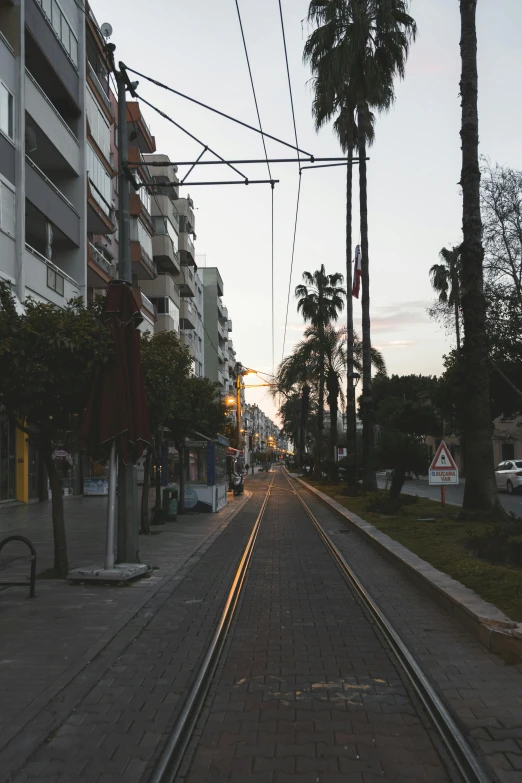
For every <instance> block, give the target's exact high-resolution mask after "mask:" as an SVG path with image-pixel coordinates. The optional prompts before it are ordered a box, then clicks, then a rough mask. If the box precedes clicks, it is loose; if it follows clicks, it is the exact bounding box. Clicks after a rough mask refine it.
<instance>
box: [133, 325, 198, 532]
mask: <svg viewBox="0 0 522 783" xmlns="http://www.w3.org/2000/svg"><path fill="white" fill-rule="evenodd" d="M141 364H142V371H143V379H144V383H145V391H146V395H147V407H148V411H149V422H150V430H151V433H153V434H154V444H155V447H154V449H153V446H152V445H151V446H150V447H149V448H148V449H147V452H146V454H145V463H144V474H143V492H142V496H141V532H142V533H146V534H147V535H148V534H150V524H149V482H150V466H151V460H152V455H153V451H155V459H156V466H159V465H160V464H161V444H162V440H163V437H162V431H163V428H164V427H165V425H166V423H167V422H168V421H169V419H170V417H171V416H172V412H173V411H174V410H175V409H176V406H177V405H179V401H180V393H181V394H182V393H183V389H184V387H185V384H186V381H187V379H188V377H189V376H190V372H191V367H192V359H191V356H190V352H189V350H188V348H186V347H185V346H183V345H181V342H180V340H179V337H178V335H177V334H176V333H175V332H159V333H158V334H154V335H150V334H143V335H142V337H141ZM160 508H161V477H160V471H159V470H158V469H156V510H157V511H158V510H159V509H160Z"/></svg>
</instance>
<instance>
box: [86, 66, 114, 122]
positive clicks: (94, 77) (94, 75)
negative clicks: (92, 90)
mask: <svg viewBox="0 0 522 783" xmlns="http://www.w3.org/2000/svg"><path fill="white" fill-rule="evenodd" d="M88 65H89V76H90V77H91V79H92V80H93V82H94V84H95V86H96V91H97V93H98V95H99V97H100V98H101V99H102V101H103V103H104V104H105V108H106V109H107V110H108V111H109V112H110V113H111V114H112V106H111V102H110V100H109V96H108V95H107V93H106V92H105V89H104V87H103V84H102V83H101V81H100V80H99V78H98V74H97V73H96V71H95V70H94V68H93V67H92V65H91V64H90V63H88Z"/></svg>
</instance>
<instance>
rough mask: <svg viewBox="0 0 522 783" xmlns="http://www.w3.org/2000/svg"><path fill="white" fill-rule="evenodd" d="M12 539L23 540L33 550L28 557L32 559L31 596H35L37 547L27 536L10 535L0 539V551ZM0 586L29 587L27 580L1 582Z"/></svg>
mask: <svg viewBox="0 0 522 783" xmlns="http://www.w3.org/2000/svg"><path fill="white" fill-rule="evenodd" d="M11 541H21V542H22V543H23V544H26V545H27V546H28V547H29V549H30V550H31V554H30V556H29V558H28V559H29V560H30V561H31V575H30V577H29V598H34V588H35V582H36V549H35V548H34V546H33V545H32V543H31V542H30V541H29V539H28V538H25V536H8V537H7V538H4V539H3V541H0V552H1V551H2V549H3V548H4V546H5V545H6V544H9V543H10V542H11ZM16 559H17V560H19V559H21V558H16ZM0 587H27V582H0Z"/></svg>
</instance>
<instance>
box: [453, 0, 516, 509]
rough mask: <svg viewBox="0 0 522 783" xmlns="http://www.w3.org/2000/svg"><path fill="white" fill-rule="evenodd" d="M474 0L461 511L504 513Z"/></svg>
mask: <svg viewBox="0 0 522 783" xmlns="http://www.w3.org/2000/svg"><path fill="white" fill-rule="evenodd" d="M476 10H477V0H460V17H461V40H460V53H461V59H462V76H461V82H460V94H461V97H462V103H461V105H462V128H461V132H460V135H461V139H462V174H461V183H460V184H461V187H462V196H463V212H462V231H463V240H464V241H463V243H462V247H461V285H462V314H463V320H464V337H465V339H464V352H463V358H464V369H465V382H464V383H465V393H466V400H467V404H466V408H465V412H464V422H463V424H464V427H463V431H464V444H465V449H466V455H465V464H466V484H465V488H464V500H463V504H462V511H463V512H464V514H465V513H466V512H482V513H486V514H487V513H489V514H494V515H495V516H497V517H504V516H505V512H504V511H503V509H502V507H501V505H500V502H499V498H498V492H497V487H496V483H495V474H494V463H493V445H492V442H491V408H490V400H489V367H488V348H487V340H486V303H485V297H484V286H483V260H484V249H483V246H482V219H481V215H480V168H479V159H478V144H479V135H478V109H477V99H478V74H477V31H476Z"/></svg>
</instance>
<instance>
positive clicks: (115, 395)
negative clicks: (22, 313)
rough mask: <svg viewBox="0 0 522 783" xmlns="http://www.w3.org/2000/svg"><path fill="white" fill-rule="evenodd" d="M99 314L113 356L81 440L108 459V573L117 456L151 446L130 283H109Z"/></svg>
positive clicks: (134, 455)
mask: <svg viewBox="0 0 522 783" xmlns="http://www.w3.org/2000/svg"><path fill="white" fill-rule="evenodd" d="M103 314H104V319H105V321H106V323H107V326H108V328H109V330H110V333H111V336H112V341H113V349H114V355H113V356H112V357H111V358H110V360H109V361H108V362H107V364H106V365H105V366H104V368H103V369H102V370H101V372H100V373H99V375H98V376H97V378H96V379H95V381H94V383H93V387H92V389H91V394H90V396H89V402H88V404H87V409H86V411H85V415H84V418H83V423H82V431H81V436H80V439H81V443H82V445H83V446H84V448H85V449H86V451H87V453H88V454H89V456H90V457H91V458H92V459H94V460H95V461H99V460H104V459H107V458H109V498H108V506H107V538H106V547H105V569H106V571H110V570H111V569H113V568H114V538H115V535H114V534H115V517H116V477H117V456H118V455H119V457H120V459H121V460H122V461H123V462H124V463H127V462H128V461H129V460H130V461H131V462H132V463H134V462H136V460H137V459H138V458H139V457H140V456H141V455H142V453H143V450H144V449H145V447H146V446H147V445H149V444H150V429H149V416H148V412H147V405H146V399H145V387H144V384H143V375H142V372H141V361H140V333H139V331H138V326H139V324H140V323H141V321H142V320H143V319H142V317H141V313H140V309H139V307H138V306H137V304H136V300H135V298H134V295H133V293H132V289H131V287H130V285H129V284H128V283H125V282H123V281H121V280H115V281H113V282H111V283H109V289H108V291H107V296H106V299H105V303H104V308H103ZM120 500H121V497H120Z"/></svg>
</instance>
